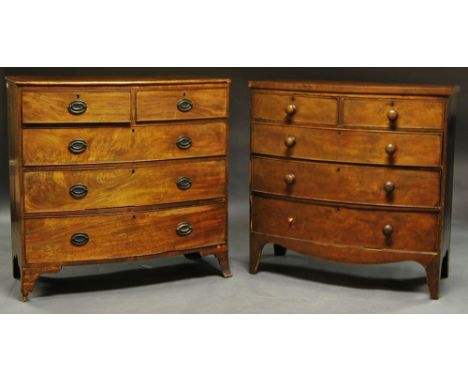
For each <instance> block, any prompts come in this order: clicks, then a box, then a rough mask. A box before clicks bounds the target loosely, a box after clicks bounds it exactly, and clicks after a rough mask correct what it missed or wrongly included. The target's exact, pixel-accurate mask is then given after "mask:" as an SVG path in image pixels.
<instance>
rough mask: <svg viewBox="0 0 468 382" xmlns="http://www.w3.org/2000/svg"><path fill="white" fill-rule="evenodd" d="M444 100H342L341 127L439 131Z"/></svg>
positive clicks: (443, 115) (443, 116) (442, 117)
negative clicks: (342, 125) (343, 125)
mask: <svg viewBox="0 0 468 382" xmlns="http://www.w3.org/2000/svg"><path fill="white" fill-rule="evenodd" d="M445 109H446V101H445V100H423V99H412V100H408V99H397V100H389V99H377V98H374V99H372V98H350V99H345V100H344V101H343V123H344V124H345V125H352V126H362V127H384V128H393V129H395V128H410V129H411V128H412V129H421V128H426V129H443V128H444V123H445Z"/></svg>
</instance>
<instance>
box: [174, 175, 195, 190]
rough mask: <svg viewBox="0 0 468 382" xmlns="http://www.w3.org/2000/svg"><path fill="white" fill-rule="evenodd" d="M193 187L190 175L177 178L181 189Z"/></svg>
mask: <svg viewBox="0 0 468 382" xmlns="http://www.w3.org/2000/svg"><path fill="white" fill-rule="evenodd" d="M191 187H192V179H191V178H189V177H188V176H181V177H180V178H179V179H177V188H178V189H179V190H182V191H185V190H188V189H189V188H191Z"/></svg>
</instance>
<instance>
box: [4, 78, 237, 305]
mask: <svg viewBox="0 0 468 382" xmlns="http://www.w3.org/2000/svg"><path fill="white" fill-rule="evenodd" d="M7 86H8V119H9V122H8V123H9V155H10V189H11V214H12V241H13V273H14V277H16V278H20V279H21V292H22V296H23V299H24V300H26V299H27V298H28V294H29V293H30V292H31V290H32V289H33V286H34V283H35V282H36V280H37V278H38V277H39V275H40V274H42V273H47V272H57V271H59V270H60V269H61V268H62V266H65V265H77V264H88V263H100V262H112V261H125V260H136V259H141V258H146V257H151V256H154V257H158V256H173V255H187V257H198V256H200V255H202V256H203V255H210V254H214V255H215V256H216V257H217V259H218V261H219V264H220V266H221V269H222V272H223V275H224V276H225V277H229V276H230V270H229V263H228V255H227V230H226V224H227V219H226V218H227V204H226V203H227V188H226V183H227V156H226V153H227V141H228V138H227V137H228V125H227V116H228V111H229V110H228V109H229V86H230V81H229V80H224V79H183V80H182V79H154V78H153V79H152V78H137V79H109V78H107V79H106V78H87V79H86V78H63V79H58V78H56V79H54V78H37V77H29V78H25V77H12V78H8V79H7Z"/></svg>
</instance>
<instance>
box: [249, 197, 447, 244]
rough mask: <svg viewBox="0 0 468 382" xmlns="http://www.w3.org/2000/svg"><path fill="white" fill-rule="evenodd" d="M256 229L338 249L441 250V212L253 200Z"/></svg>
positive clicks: (257, 198) (265, 199)
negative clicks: (439, 233) (350, 247)
mask: <svg viewBox="0 0 468 382" xmlns="http://www.w3.org/2000/svg"><path fill="white" fill-rule="evenodd" d="M252 209H253V214H252V219H253V221H252V230H253V231H254V232H260V233H266V234H269V235H277V236H283V237H291V238H295V239H301V240H309V241H315V242H320V243H330V244H334V245H350V246H359V247H367V248H374V249H393V250H405V251H417V252H437V250H438V213H426V212H425V213H422V212H400V211H384V210H367V209H358V208H348V207H332V206H324V205H317V204H310V203H302V202H293V201H288V200H279V199H270V198H263V197H259V196H253V197H252Z"/></svg>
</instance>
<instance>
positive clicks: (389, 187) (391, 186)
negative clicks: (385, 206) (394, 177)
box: [383, 181, 395, 194]
mask: <svg viewBox="0 0 468 382" xmlns="http://www.w3.org/2000/svg"><path fill="white" fill-rule="evenodd" d="M383 188H384V190H385V192H386V193H387V194H391V193H392V192H393V191H395V183H393V182H391V181H388V182H385V184H384V187H383Z"/></svg>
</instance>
